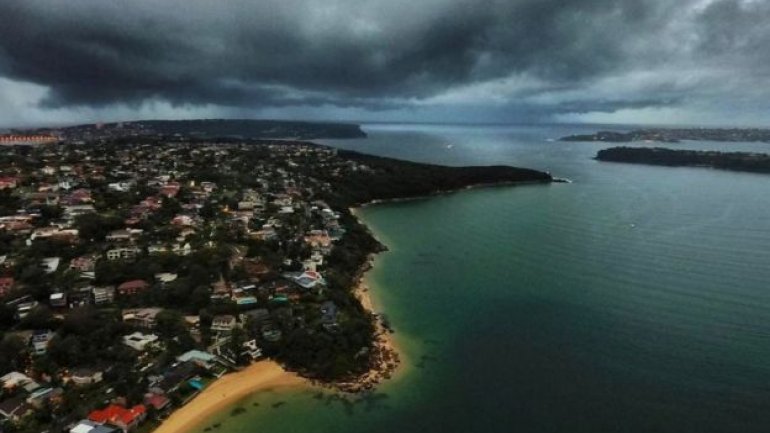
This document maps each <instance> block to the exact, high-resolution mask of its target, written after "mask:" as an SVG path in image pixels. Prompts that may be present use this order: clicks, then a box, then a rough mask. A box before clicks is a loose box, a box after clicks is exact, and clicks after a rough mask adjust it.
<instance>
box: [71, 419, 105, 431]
mask: <svg viewBox="0 0 770 433" xmlns="http://www.w3.org/2000/svg"><path fill="white" fill-rule="evenodd" d="M98 426H99V424H97V423H95V422H93V421H89V420H87V419H84V420H80V421H78V423H77V424H75V425H74V426H72V427H71V428H70V430H69V433H91V432H93V431H94V429H95V428H96V427H98Z"/></svg>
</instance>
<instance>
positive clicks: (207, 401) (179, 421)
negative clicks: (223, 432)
mask: <svg viewBox="0 0 770 433" xmlns="http://www.w3.org/2000/svg"><path fill="white" fill-rule="evenodd" d="M302 387H307V388H312V385H311V384H310V382H309V381H308V380H306V379H303V378H301V377H299V376H298V375H296V374H294V373H290V372H288V371H286V370H284V369H283V368H281V366H280V365H278V363H276V362H274V361H260V362H256V363H254V364H251V365H250V366H248V367H246V368H245V369H243V370H242V371H239V372H236V373H229V374H226V375H224V376H222V377H221V378H219V379H217V380H215V381H214V382H212V383H211V385H209V386H208V387H206V388H205V389H204V390H203V391H202V392H201V393H200V394H198V395H197V396H196V397H195V398H193V399H192V400H191V401H190V402H188V403H187V404H185V405H184V406H182V407H180V408H178V409H177V410H175V411H174V412H173V413H172V414H171V416H169V417H168V419H166V420H165V421H163V423H162V424H161V425H160V426H159V427H158V428H157V429H155V430H154V433H189V432H190V431H192V430H193V429H194V428H196V427H204V426H205V423H206V422H207V421H208V420H210V419H211V417H213V416H216V415H219V414H220V413H221V411H222V410H223V409H225V408H228V407H229V406H231V405H232V404H234V403H236V402H237V401H239V400H241V399H243V398H246V397H248V396H249V395H252V394H254V393H256V392H259V391H266V390H272V389H278V388H280V389H291V388H302Z"/></svg>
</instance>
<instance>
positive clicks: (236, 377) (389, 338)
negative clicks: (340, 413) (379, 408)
mask: <svg viewBox="0 0 770 433" xmlns="http://www.w3.org/2000/svg"><path fill="white" fill-rule="evenodd" d="M350 213H351V214H352V215H353V216H354V217H355V218H356V219H358V220H359V222H361V223H362V224H363V221H361V219H360V217H359V216H358V215H357V213H356V209H354V208H351V209H350ZM363 225H364V226H365V227H367V229H368V230H370V233H371V234H372V236H373V237H375V239H377V241H378V242H380V243H382V242H381V241H380V239H379V238H378V237H377V236H376V235H375V234H374V233H373V232H372V231H371V228H370V227H369V226H368V225H367V224H363ZM377 254H378V253H372V254H370V255H369V259H368V260H367V264H366V267H364V268H363V269H362V270H361V275H360V277H359V279H358V281H357V283H356V285H355V287H354V288H353V290H354V293H355V295H356V298H358V300H359V302H361V306H363V307H364V308H365V309H366V310H367V311H369V312H371V313H372V314H379V313H378V312H377V309H376V308H375V306H377V305H378V303H377V302H376V301H375V299H374V298H373V296H372V294H371V292H372V290H371V287H370V285H369V284H367V282H366V277H367V274H368V273H369V271H370V270H371V269H372V268H373V263H374V258H375V257H376V255H377ZM376 326H377V338H376V340H375V342H374V346H375V350H376V351H378V358H379V359H380V361H378V362H377V365H376V366H373V367H372V369H371V370H369V371H368V372H367V373H365V374H364V375H362V376H361V377H360V378H358V379H357V380H355V381H354V382H350V383H333V384H325V383H319V382H315V381H311V380H309V379H305V378H303V377H300V376H299V375H297V374H296V373H292V372H289V371H286V370H284V369H283V368H282V367H281V366H280V365H279V364H278V363H277V362H275V361H270V360H265V361H259V362H256V363H254V364H251V365H250V366H248V367H246V368H245V369H243V370H242V371H239V372H235V373H229V374H226V375H224V376H222V377H221V378H219V379H217V380H215V381H214V382H212V383H211V385H209V386H208V387H207V388H205V389H204V390H203V391H202V392H201V393H200V394H198V395H197V396H195V397H194V398H193V399H192V400H191V401H189V402H188V403H187V404H185V405H184V406H181V407H179V408H178V409H176V410H175V411H173V412H172V413H171V415H170V416H169V417H168V418H167V419H166V420H164V421H163V423H162V424H161V425H160V426H158V427H157V428H156V429H155V430H154V431H153V433H190V432H191V431H193V430H194V429H196V428H204V427H206V422H208V421H209V420H210V419H211V418H212V417H215V416H217V415H219V414H221V413H222V411H223V410H228V409H229V408H230V407H232V406H233V405H234V404H235V403H237V402H238V401H240V400H242V399H244V398H246V397H248V396H250V395H253V394H255V393H258V392H260V391H268V390H274V389H280V390H288V389H299V388H305V389H318V388H322V389H327V390H330V391H336V392H357V391H367V390H371V389H373V388H375V387H376V386H379V385H381V384H382V383H383V382H384V381H386V380H387V381H391V380H396V379H397V378H400V377H402V376H403V373H404V371H405V366H404V363H403V352H402V351H401V350H399V349H400V348H399V347H398V345H397V343H396V341H395V339H394V338H393V335H392V333H391V332H389V331H388V330H387V329H385V327H384V326H383V324H382V321H381V320H377V321H376ZM385 353H387V354H389V355H388V359H387V360H383V358H382V356H381V355H382V354H385ZM392 357H395V363H394V362H393V358H392Z"/></svg>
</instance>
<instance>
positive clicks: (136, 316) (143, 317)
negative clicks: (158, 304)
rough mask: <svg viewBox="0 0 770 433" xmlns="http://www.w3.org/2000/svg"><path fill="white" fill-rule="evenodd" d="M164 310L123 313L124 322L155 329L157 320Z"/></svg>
mask: <svg viewBox="0 0 770 433" xmlns="http://www.w3.org/2000/svg"><path fill="white" fill-rule="evenodd" d="M161 311H163V309H162V308H138V309H132V310H124V311H123V322H125V323H126V324H129V325H131V326H136V327H139V328H144V329H153V328H155V318H156V317H157V316H158V314H159V313H160V312H161Z"/></svg>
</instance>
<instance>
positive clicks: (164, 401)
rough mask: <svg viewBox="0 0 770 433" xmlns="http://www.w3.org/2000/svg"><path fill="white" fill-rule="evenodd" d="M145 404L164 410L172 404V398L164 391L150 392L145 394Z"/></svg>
mask: <svg viewBox="0 0 770 433" xmlns="http://www.w3.org/2000/svg"><path fill="white" fill-rule="evenodd" d="M144 404H145V406H152V407H153V408H155V410H156V411H162V410H163V409H166V408H167V407H169V405H170V404H171V400H169V398H168V397H166V396H165V395H163V394H162V393H155V392H148V393H147V394H145V395H144Z"/></svg>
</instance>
